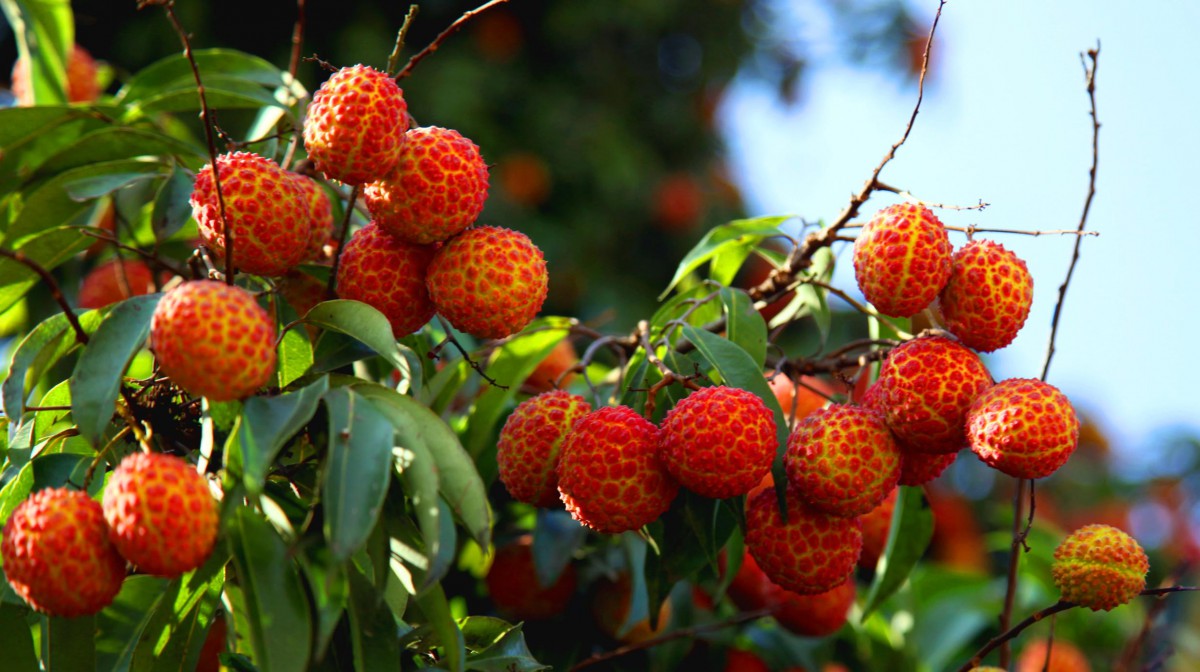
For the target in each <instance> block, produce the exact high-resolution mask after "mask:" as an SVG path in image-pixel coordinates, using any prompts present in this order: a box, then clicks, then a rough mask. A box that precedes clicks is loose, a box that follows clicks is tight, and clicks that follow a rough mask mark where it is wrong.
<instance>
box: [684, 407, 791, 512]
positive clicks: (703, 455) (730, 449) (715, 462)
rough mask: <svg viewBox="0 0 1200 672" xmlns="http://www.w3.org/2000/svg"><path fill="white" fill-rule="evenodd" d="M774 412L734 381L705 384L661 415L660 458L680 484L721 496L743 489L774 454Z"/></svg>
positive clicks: (764, 469) (763, 471)
mask: <svg viewBox="0 0 1200 672" xmlns="http://www.w3.org/2000/svg"><path fill="white" fill-rule="evenodd" d="M776 445H777V443H776V438H775V416H774V414H772V413H771V411H770V409H768V408H767V405H766V404H764V403H763V401H762V399H759V398H758V396H756V395H755V394H753V393H752V392H747V391H746V390H741V389H738V388H735V387H725V386H724V385H720V386H717V387H706V388H704V389H701V390H697V391H695V392H692V393H691V394H689V395H688V396H686V397H684V398H683V399H682V400H680V402H679V403H677V404H675V407H674V408H672V409H671V410H670V411H668V412H667V415H666V417H665V418H663V421H662V449H661V450H662V452H661V456H662V460H663V463H664V464H665V465H666V467H667V471H669V472H671V475H672V476H674V477H675V480H677V481H679V483H680V485H682V486H683V487H685V488H687V489H689V490H691V491H692V492H694V493H696V494H698V495H703V496H704V497H712V498H713V499H725V498H726V497H734V496H736V495H744V494H746V492H747V491H749V490H750V488H753V487H754V486H755V485H757V484H758V482H759V481H761V480H762V477H763V475H764V474H766V473H767V472H768V471H769V470H770V469H771V463H772V462H773V461H774V459H775V447H776Z"/></svg>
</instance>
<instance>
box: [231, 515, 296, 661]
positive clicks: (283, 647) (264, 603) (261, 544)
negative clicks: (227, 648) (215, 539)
mask: <svg viewBox="0 0 1200 672" xmlns="http://www.w3.org/2000/svg"><path fill="white" fill-rule="evenodd" d="M225 533H226V538H227V539H228V541H229V546H230V550H231V551H232V553H233V562H234V565H235V566H236V567H237V575H238V581H239V583H240V586H241V588H242V590H243V591H244V592H245V597H246V609H247V611H248V613H247V618H248V619H249V626H250V644H251V647H252V648H253V650H254V659H255V663H256V664H257V665H258V666H259V668H260V669H262V670H264V671H265V672H290V671H291V670H296V671H297V672H302V671H303V670H306V669H307V668H308V660H309V650H310V648H311V646H312V622H311V619H310V615H309V605H308V599H307V597H306V596H305V591H304V585H303V584H302V582H301V580H300V577H299V575H298V573H297V570H296V565H295V563H294V562H292V559H291V557H290V553H289V552H288V548H287V546H285V545H284V543H283V540H282V539H280V538H279V535H278V534H277V533H276V532H275V528H273V527H271V524H270V523H268V522H267V521H266V520H265V519H264V518H262V517H261V516H260V515H259V514H258V513H255V512H254V511H253V510H252V509H250V508H248V507H236V508H235V509H234V511H233V513H232V515H230V516H229V517H228V522H227V523H226V528H225Z"/></svg>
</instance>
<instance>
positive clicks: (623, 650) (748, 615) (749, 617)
mask: <svg viewBox="0 0 1200 672" xmlns="http://www.w3.org/2000/svg"><path fill="white" fill-rule="evenodd" d="M771 613H772V612H771V610H770V609H757V610H755V611H745V612H742V613H740V614H738V615H736V616H733V617H732V618H727V619H725V620H723V621H716V622H714V623H702V624H700V625H693V626H692V627H690V628H680V629H678V630H672V631H671V632H668V633H666V634H664V635H659V636H658V637H652V638H650V639H646V640H643V641H640V642H635V643H633V644H627V645H625V646H622V647H620V648H616V649H613V650H612V651H605V652H604V653H598V654H596V655H594V656H592V657H591V658H585V659H583V660H581V661H579V662H578V663H576V664H575V666H574V667H572V668H571V669H570V670H569V672H576V671H577V670H582V669H584V668H587V667H591V666H592V665H596V664H598V663H603V662H606V661H609V660H612V659H614V658H620V657H621V656H626V655H629V654H631V653H633V652H634V651H642V650H644V649H649V648H652V647H655V646H658V645H659V644H665V643H667V642H670V641H674V640H676V639H683V638H686V637H695V636H696V635H699V634H702V633H705V632H713V631H715V630H722V629H724V628H730V627H733V626H735V625H741V624H742V623H747V622H749V621H753V620H756V619H759V618H762V617H763V616H770V615H771Z"/></svg>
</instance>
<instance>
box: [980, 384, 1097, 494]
mask: <svg viewBox="0 0 1200 672" xmlns="http://www.w3.org/2000/svg"><path fill="white" fill-rule="evenodd" d="M967 440H968V442H969V443H970V445H971V450H972V451H974V453H975V455H977V456H978V457H979V459H981V460H983V462H984V463H985V464H987V465H988V466H990V467H992V468H993V469H998V470H1000V471H1002V472H1004V473H1005V474H1008V475H1009V476H1012V477H1014V478H1044V477H1046V476H1049V475H1050V474H1052V473H1054V472H1055V471H1057V470H1058V468H1059V467H1061V466H1062V465H1064V464H1066V462H1067V460H1068V459H1069V458H1070V457H1071V454H1072V453H1074V452H1075V447H1076V446H1077V445H1078V444H1079V418H1078V417H1077V416H1076V415H1075V409H1074V408H1072V407H1071V402H1070V400H1068V399H1067V396H1066V395H1065V394H1063V393H1062V392H1060V391H1059V390H1058V388H1056V387H1054V386H1053V385H1050V384H1048V383H1043V382H1042V381H1040V380H1034V379H1027V378H1010V379H1008V380H1004V381H1001V382H999V383H997V384H996V385H995V386H993V387H991V388H990V389H988V390H987V391H986V392H984V393H982V394H980V395H979V397H978V398H977V399H976V400H975V403H973V404H972V405H971V408H970V411H969V412H968V413H967Z"/></svg>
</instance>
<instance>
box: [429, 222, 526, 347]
mask: <svg viewBox="0 0 1200 672" xmlns="http://www.w3.org/2000/svg"><path fill="white" fill-rule="evenodd" d="M426 284H427V285H428V287H429V296H430V298H431V299H432V300H433V304H434V305H435V306H437V312H439V313H441V314H442V316H443V317H445V318H446V319H447V320H448V321H449V322H450V324H451V325H453V326H454V328H455V329H458V330H460V331H464V332H466V333H468V334H470V335H472V336H475V337H476V338H504V337H505V336H509V335H512V334H515V333H517V332H519V331H521V330H522V329H524V328H525V326H526V325H527V324H529V323H530V322H531V321H532V320H533V318H534V316H536V315H537V313H538V311H539V310H541V309H542V302H544V301H545V300H546V291H547V289H548V288H549V276H548V274H547V272H546V260H545V258H544V257H543V256H542V251H541V250H539V249H538V248H537V246H536V245H534V244H533V241H531V240H529V236H526V235H525V234H523V233H520V232H517V231H512V230H510V229H505V228H502V227H498V226H479V227H475V228H472V229H467V230H466V231H463V232H462V233H460V234H459V235H457V236H455V237H454V238H451V239H450V240H449V241H447V242H446V243H445V244H443V245H442V247H441V248H439V249H438V251H437V254H435V255H434V257H433V261H432V262H431V263H430V264H429V276H428V279H427V281H426Z"/></svg>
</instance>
